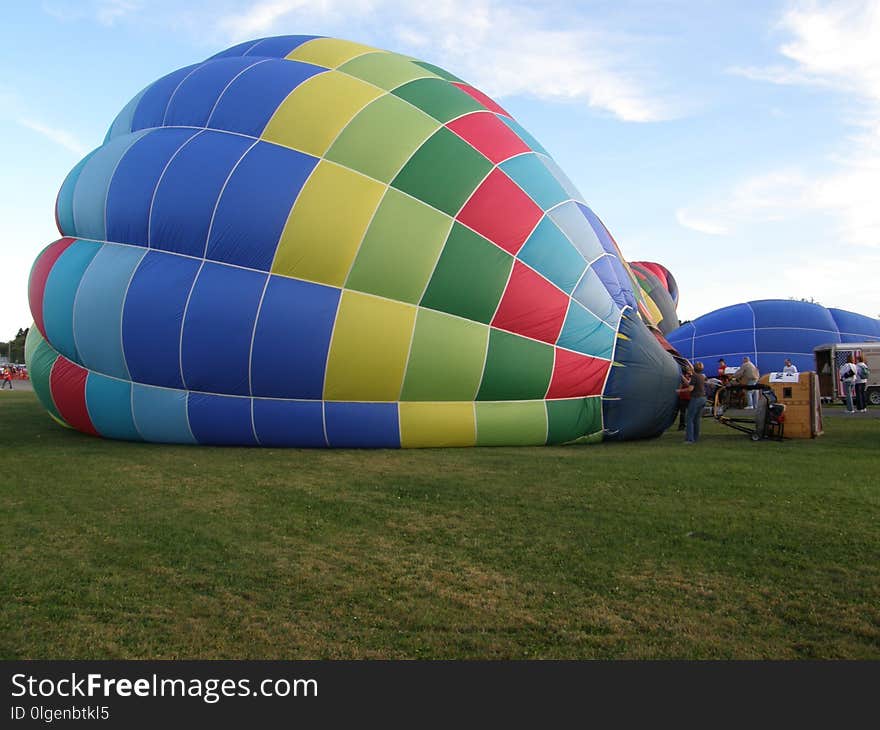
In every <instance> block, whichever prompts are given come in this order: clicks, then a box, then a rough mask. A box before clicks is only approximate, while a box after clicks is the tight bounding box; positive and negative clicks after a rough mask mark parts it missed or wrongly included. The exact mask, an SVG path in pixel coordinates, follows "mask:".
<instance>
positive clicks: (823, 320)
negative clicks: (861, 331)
mask: <svg viewBox="0 0 880 730" xmlns="http://www.w3.org/2000/svg"><path fill="white" fill-rule="evenodd" d="M749 306H750V307H751V308H752V311H753V312H754V313H755V325H756V326H757V327H806V328H813V329H824V330H829V331H837V326H836V325H835V323H834V318H833V317H832V316H831V313H830V312H829V311H828V310H827V309H825V307H822V306H820V305H818V304H811V303H810V302H799V301H794V300H787V299H763V300H760V301H756V302H749Z"/></svg>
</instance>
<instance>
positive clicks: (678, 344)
mask: <svg viewBox="0 0 880 730" xmlns="http://www.w3.org/2000/svg"><path fill="white" fill-rule="evenodd" d="M693 338H694V325H693V323H692V322H688V323H687V324H684V325H682V326H681V327H679V328H677V329H675V330H673V331H672V332H670V333H669V334H668V335H666V341H667V342H668V343H669V344H670V345H672V346H673V347H674V348H675V349H676V350H678V351H679V352H680V353H681V354H682V355H683V356H684V357H686V358H687V359H688V360H692V359H693V357H694V348H693Z"/></svg>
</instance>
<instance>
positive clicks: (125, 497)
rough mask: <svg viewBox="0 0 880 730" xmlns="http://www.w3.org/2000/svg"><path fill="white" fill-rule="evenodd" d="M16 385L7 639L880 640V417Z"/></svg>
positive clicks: (190, 650)
mask: <svg viewBox="0 0 880 730" xmlns="http://www.w3.org/2000/svg"><path fill="white" fill-rule="evenodd" d="M2 396H3V397H2V398H0V445H2V450H0V475H2V479H0V483H2V486H0V555H2V568H0V658H4V659H11V658H229V659H235V658H286V659H294V658H402V657H413V658H534V657H542V658H609V657H610V658H757V657H762V658H792V659H793V658H813V657H851V658H875V659H876V658H880V486H878V483H880V479H878V476H880V452H878V444H880V420H864V419H861V418H842V417H838V418H828V419H826V435H825V436H824V437H822V438H820V439H817V440H815V441H812V442H804V441H800V442H798V441H786V442H784V443H771V442H764V443H757V444H755V443H752V442H751V441H749V440H748V437H746V436H744V435H742V434H738V433H736V432H734V431H732V430H729V429H725V428H723V427H721V426H719V425H717V424H714V423H707V424H706V429H705V433H704V439H703V440H702V441H701V442H700V443H699V444H697V445H696V446H693V447H690V446H685V445H684V444H683V443H682V440H681V435H680V434H679V433H676V432H674V431H670V432H668V433H667V434H666V435H665V436H664V437H663V438H661V439H657V440H653V441H649V442H642V443H627V444H607V445H602V446H582V447H562V448H535V449H532V448H519V449H515V448H496V449H459V450H452V449H450V450H420V451H393V452H392V451H301V450H290V451H283V450H257V449H220V448H206V447H167V446H154V445H147V444H131V443H118V442H110V441H102V440H99V439H94V438H90V437H87V436H82V435H80V434H77V433H73V432H69V431H66V430H63V429H61V428H60V427H58V426H56V425H54V424H53V423H52V422H51V421H50V419H49V418H48V417H47V416H46V415H45V414H44V413H43V411H42V409H41V408H40V407H39V406H38V404H37V401H36V399H35V398H34V396H33V394H31V393H6V394H2Z"/></svg>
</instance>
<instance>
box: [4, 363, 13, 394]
mask: <svg viewBox="0 0 880 730" xmlns="http://www.w3.org/2000/svg"><path fill="white" fill-rule="evenodd" d="M7 385H8V386H9V390H13V387H12V370H11V369H10V368H8V367H6V368H3V385H2V387H3V388H5V387H6V386H7Z"/></svg>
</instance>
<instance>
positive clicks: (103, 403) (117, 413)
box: [86, 373, 143, 441]
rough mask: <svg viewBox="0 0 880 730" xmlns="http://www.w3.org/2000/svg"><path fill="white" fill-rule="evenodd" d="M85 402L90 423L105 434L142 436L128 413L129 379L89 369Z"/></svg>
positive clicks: (130, 437)
mask: <svg viewBox="0 0 880 730" xmlns="http://www.w3.org/2000/svg"><path fill="white" fill-rule="evenodd" d="M86 406H87V408H88V409H89V417H90V418H91V419H92V424H93V425H94V426H95V428H96V429H97V430H98V433H100V434H101V435H102V436H104V437H105V438H111V439H122V440H124V441H142V440H143V439H141V435H140V434H139V433H138V430H137V429H136V428H135V425H134V419H133V418H132V416H131V383H129V382H127V381H125V380H116V379H115V378H107V377H104V376H103V375H100V374H98V373H89V377H88V379H87V380H86Z"/></svg>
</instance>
